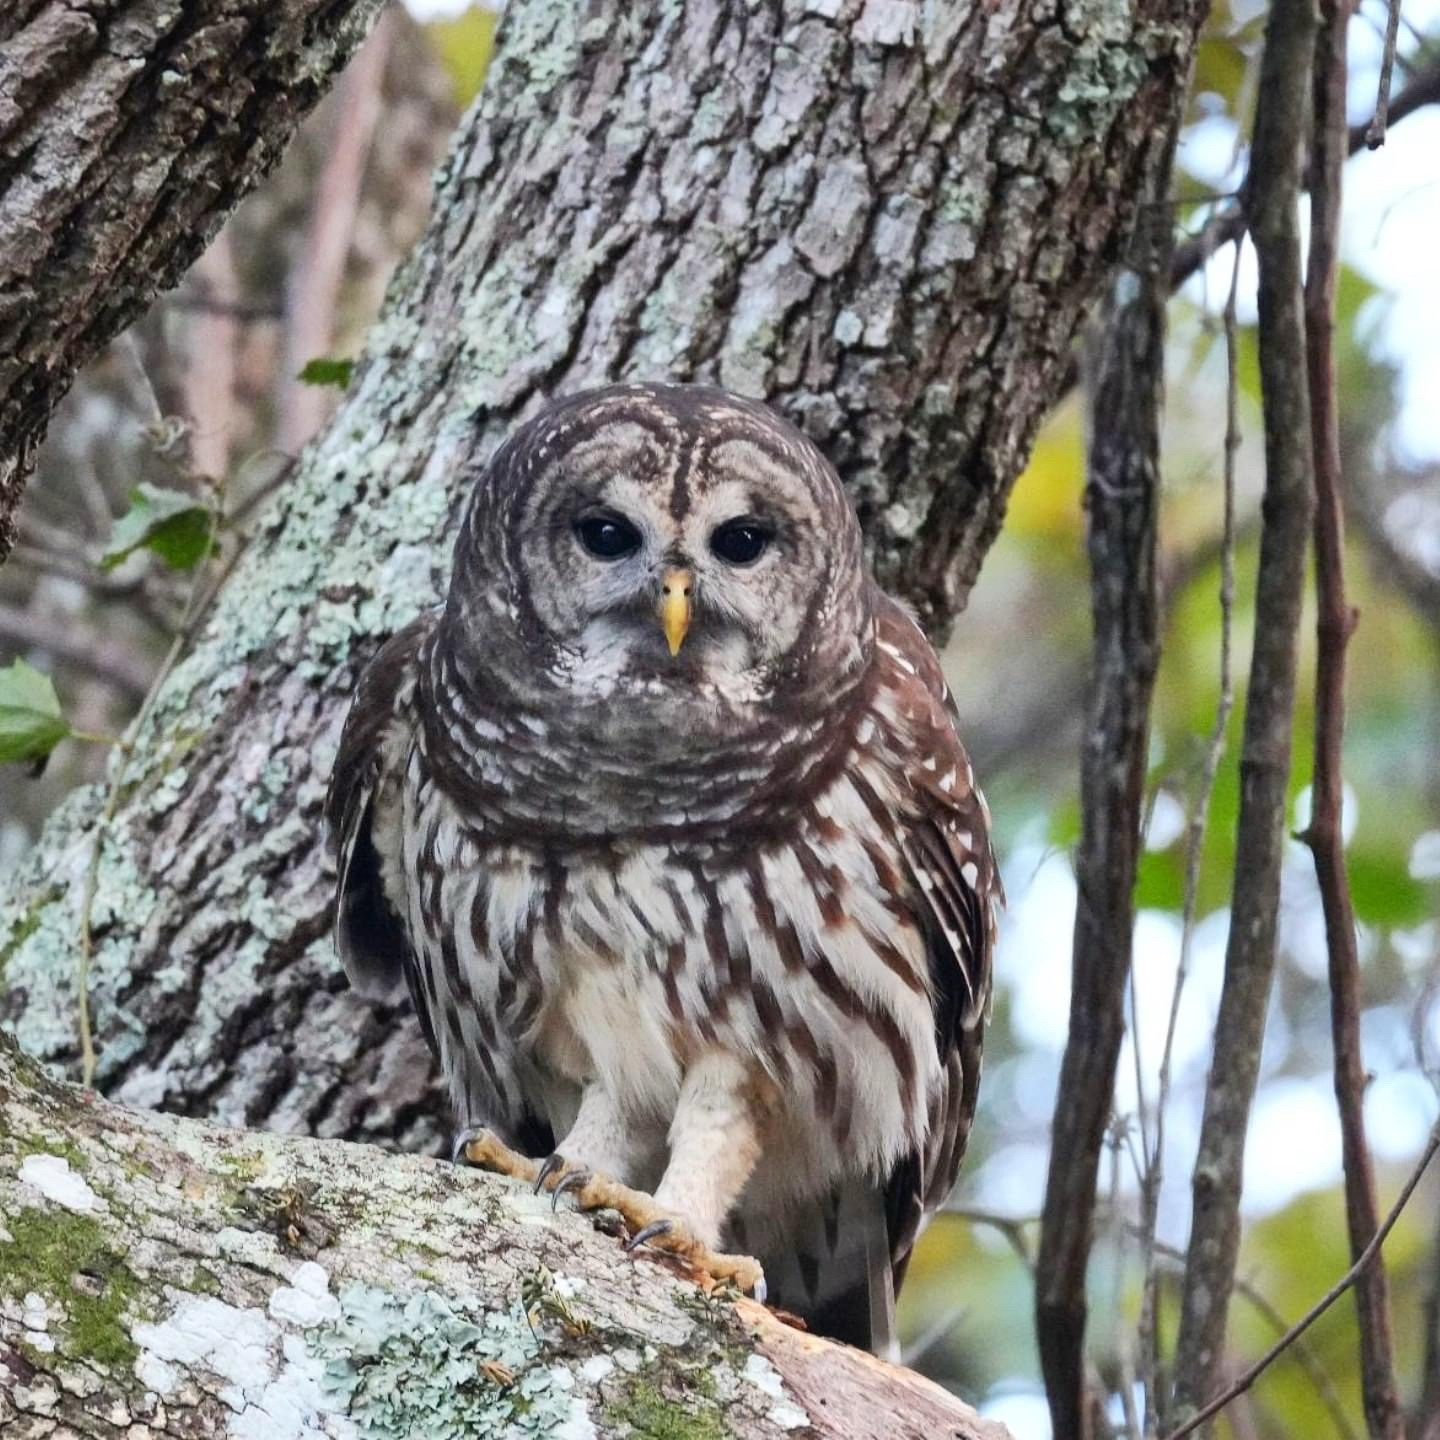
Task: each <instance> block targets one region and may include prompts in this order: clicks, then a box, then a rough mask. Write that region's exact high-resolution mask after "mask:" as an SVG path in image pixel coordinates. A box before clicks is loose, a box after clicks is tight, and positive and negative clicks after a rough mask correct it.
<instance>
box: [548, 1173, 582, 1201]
mask: <svg viewBox="0 0 1440 1440" xmlns="http://www.w3.org/2000/svg"><path fill="white" fill-rule="evenodd" d="M590 1180H591V1175H590V1172H589V1171H588V1170H567V1171H566V1172H565V1173H564V1174H563V1175H562V1176H561V1177H560V1178H559V1179H558V1180H557V1181H556V1182H555V1188H554V1189H553V1190H552V1191H551V1192H550V1208H551V1209H552V1210H554V1209H556V1208H558V1206H559V1204H560V1197H561V1196H562V1195H563V1194H564V1193H565V1192H566V1191H567V1190H579V1189H581V1188H582V1187H584V1186H586V1185H588V1184H589V1183H590Z"/></svg>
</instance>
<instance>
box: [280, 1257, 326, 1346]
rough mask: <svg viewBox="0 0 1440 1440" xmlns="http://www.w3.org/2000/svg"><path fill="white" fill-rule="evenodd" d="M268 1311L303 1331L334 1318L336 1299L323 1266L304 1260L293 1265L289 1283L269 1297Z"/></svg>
mask: <svg viewBox="0 0 1440 1440" xmlns="http://www.w3.org/2000/svg"><path fill="white" fill-rule="evenodd" d="M269 1310H270V1314H271V1315H272V1316H273V1317H274V1318H275V1319H276V1320H288V1321H289V1322H290V1323H291V1324H292V1325H298V1326H299V1327H300V1328H301V1329H302V1330H303V1329H308V1328H309V1327H310V1326H311V1325H319V1324H320V1323H321V1322H322V1321H324V1320H334V1319H337V1318H338V1317H339V1314H340V1302H339V1301H338V1300H337V1299H336V1298H335V1297H334V1296H333V1295H332V1294H331V1293H330V1277H329V1276H328V1275H327V1274H326V1273H325V1270H324V1268H323V1267H322V1266H320V1265H317V1264H316V1263H315V1262H314V1261H313V1260H306V1261H305V1262H304V1263H303V1264H301V1265H298V1266H297V1267H296V1269H295V1273H294V1275H292V1276H291V1277H290V1284H288V1285H285V1286H282V1287H281V1288H280V1289H279V1290H277V1291H276V1292H275V1293H274V1294H273V1295H272V1296H271V1297H270V1305H269Z"/></svg>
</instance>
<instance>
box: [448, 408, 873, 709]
mask: <svg viewBox="0 0 1440 1440" xmlns="http://www.w3.org/2000/svg"><path fill="white" fill-rule="evenodd" d="M477 591H478V592H479V593H478V594H477V593H475V592H477ZM457 595H458V596H462V597H463V598H464V600H465V605H466V609H467V611H468V628H470V629H471V631H472V635H471V639H472V641H474V642H476V643H477V644H478V645H480V646H483V647H486V648H488V650H489V652H490V654H491V656H492V657H493V658H494V660H495V661H496V662H497V663H500V664H502V665H503V666H504V669H505V670H506V672H507V678H512V676H513V671H514V670H515V668H516V667H517V666H521V667H523V670H524V674H523V675H519V676H513V678H514V679H516V680H518V681H520V683H521V687H522V688H528V686H529V685H531V684H533V683H536V682H537V681H538V680H539V679H540V677H542V676H543V677H544V683H545V684H546V686H547V687H548V688H550V690H551V694H552V695H553V693H554V690H555V689H559V690H561V691H564V692H567V693H568V694H569V695H570V696H571V697H573V698H574V699H576V700H578V701H581V702H585V701H590V700H593V701H597V702H598V701H604V702H612V703H613V702H614V701H616V700H617V699H621V698H623V697H624V696H626V695H631V696H636V697H639V698H642V699H647V700H648V701H649V702H651V703H652V704H653V702H655V701H656V700H662V701H663V700H665V699H667V698H668V699H670V700H671V701H673V702H675V703H676V704H680V705H687V706H698V707H700V708H702V709H703V708H704V707H705V706H707V705H708V706H710V707H711V708H712V709H715V710H719V711H725V712H731V713H733V712H734V711H735V710H736V709H745V708H751V707H759V708H761V709H764V708H766V707H770V706H773V705H775V704H789V705H794V704H796V703H802V704H803V701H804V699H805V697H807V696H823V695H825V694H827V693H830V692H831V691H833V689H834V686H835V684H836V682H837V680H839V679H840V678H842V677H843V676H844V675H846V674H849V673H854V672H855V671H857V670H858V669H859V667H860V665H861V664H862V662H863V660H864V658H865V655H866V653H867V645H868V637H867V634H866V633H865V632H866V631H867V630H868V624H867V622H868V606H867V603H866V599H865V581H864V576H863V568H862V560H861V549H860V536H859V527H858V525H857V524H856V521H855V517H854V514H853V512H852V510H851V508H850V504H849V502H848V500H847V499H846V497H845V495H844V492H843V491H842V489H841V487H840V483H839V481H838V479H837V478H836V476H835V473H834V471H833V470H832V469H831V467H830V465H829V464H828V462H826V461H825V459H824V458H823V457H822V456H821V455H820V454H819V452H818V451H817V450H816V449H815V447H814V446H813V445H812V444H811V443H810V442H809V441H808V440H806V439H805V438H804V437H803V436H802V435H800V434H799V433H798V432H797V431H795V430H794V429H792V428H791V427H790V426H789V425H787V424H786V423H785V422H783V421H782V420H780V419H779V417H778V416H775V415H773V414H772V413H771V412H770V411H768V410H766V409H764V408H763V407H761V406H759V405H755V404H753V403H751V402H748V401H743V400H739V399H737V398H735V397H732V396H729V395H726V394H724V393H723V392H721V391H718V390H710V389H703V388H700V387H691V386H622V387H615V388H612V389H607V390H602V391H593V392H590V393H589V394H586V395H580V396H575V397H572V398H570V399H569V400H566V401H563V402H561V403H560V404H559V405H558V406H554V407H551V408H550V409H549V410H547V411H545V412H544V413H543V414H542V415H540V416H539V417H537V419H536V420H534V421H531V422H530V423H529V424H528V425H526V426H524V427H522V428H521V429H520V430H519V431H517V432H516V434H515V435H514V436H513V437H512V438H511V440H510V441H509V442H507V444H506V445H505V446H504V447H503V448H502V450H501V451H500V452H498V453H497V455H496V457H495V459H494V461H493V462H492V463H491V465H490V467H489V468H488V470H487V472H486V475H485V476H484V478H483V479H482V480H481V482H480V485H479V487H478V488H477V494H476V498H475V502H474V505H473V508H472V511H471V514H470V516H469V517H468V519H467V527H466V533H465V535H463V536H462V539H461V542H460V547H459V549H458V551H457V565H456V581H455V585H454V588H453V589H452V596H451V607H452V611H453V609H454V607H455V604H456V600H457ZM477 601H478V602H479V603H478V604H477V603H476V602H477Z"/></svg>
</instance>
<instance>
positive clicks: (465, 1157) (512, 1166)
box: [450, 1125, 536, 1185]
mask: <svg viewBox="0 0 1440 1440" xmlns="http://www.w3.org/2000/svg"><path fill="white" fill-rule="evenodd" d="M450 1157H451V1159H452V1160H453V1161H454V1162H455V1164H457V1165H468V1166H470V1167H471V1168H472V1169H475V1170H488V1171H490V1172H491V1173H492V1174H494V1175H508V1176H509V1177H510V1178H511V1179H512V1180H518V1181H519V1182H520V1183H521V1184H522V1185H533V1184H534V1183H535V1168H536V1167H535V1162H534V1161H533V1160H530V1159H527V1158H526V1157H525V1156H524V1155H521V1154H518V1153H517V1152H516V1151H514V1150H512V1149H511V1148H510V1147H509V1146H508V1145H507V1144H506V1143H505V1142H504V1141H503V1140H502V1139H500V1137H499V1136H498V1135H496V1133H495V1132H494V1131H493V1130H490V1129H487V1128H486V1127H485V1126H484V1125H467V1126H466V1127H465V1129H463V1130H462V1131H461V1132H460V1133H459V1134H458V1135H457V1136H456V1137H455V1143H454V1145H452V1146H451V1147H450Z"/></svg>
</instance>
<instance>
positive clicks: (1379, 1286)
mask: <svg viewBox="0 0 1440 1440" xmlns="http://www.w3.org/2000/svg"><path fill="white" fill-rule="evenodd" d="M1397 9H1398V6H1397V7H1394V8H1392V11H1391V14H1392V19H1393V16H1394V15H1395V13H1396V10H1397ZM1350 10H1351V4H1350V0H1322V3H1321V7H1320V11H1321V22H1320V35H1319V40H1318V44H1317V49H1316V57H1315V123H1314V127H1313V131H1312V141H1311V147H1312V149H1311V171H1310V253H1309V263H1308V269H1307V272H1306V276H1305V339H1306V346H1307V351H1306V362H1307V375H1308V383H1309V389H1310V424H1311V434H1312V443H1313V447H1314V464H1315V498H1316V505H1315V587H1316V597H1317V603H1316V610H1317V615H1316V628H1317V632H1318V650H1317V660H1316V674H1315V775H1314V780H1313V783H1312V786H1311V807H1310V823H1309V825H1308V826H1307V827H1306V830H1305V833H1304V834H1303V835H1302V836H1301V837H1300V838H1301V839H1302V840H1304V841H1305V843H1306V844H1307V845H1308V846H1309V847H1310V850H1311V853H1312V854H1313V856H1314V858H1315V877H1316V880H1317V882H1318V884H1319V887H1320V900H1321V905H1322V907H1323V910H1324V914H1325V941H1326V951H1327V953H1328V956H1329V969H1330V1028H1331V1034H1332V1037H1333V1042H1334V1048H1335V1099H1336V1103H1337V1105H1338V1108H1339V1112H1340V1134H1341V1142H1342V1149H1343V1155H1344V1177H1345V1219H1346V1225H1347V1228H1348V1230H1349V1236H1350V1254H1351V1257H1352V1258H1355V1257H1358V1256H1359V1255H1361V1254H1363V1253H1364V1251H1365V1248H1366V1246H1367V1245H1369V1243H1370V1241H1371V1240H1372V1239H1373V1238H1374V1236H1375V1229H1376V1226H1377V1225H1378V1224H1379V1206H1378V1205H1377V1203H1376V1199H1375V1170H1374V1166H1373V1164H1372V1162H1371V1159H1370V1147H1369V1145H1368V1143H1367V1142H1366V1139H1365V1065H1364V1062H1363V1060H1362V1058H1361V1053H1360V958H1359V955H1358V954H1357V952H1356V944H1355V912H1354V908H1353V906H1352V905H1351V901H1350V881H1349V878H1348V876H1347V875H1346V872H1345V844H1344V839H1343V837H1342V829H1341V807H1342V804H1343V792H1344V781H1343V777H1342V769H1341V749H1342V744H1343V740H1344V733H1345V651H1346V647H1347V646H1348V645H1349V643H1350V636H1351V634H1352V633H1353V631H1354V628H1355V623H1356V614H1355V612H1354V611H1353V610H1352V609H1351V607H1350V605H1349V603H1348V601H1347V600H1346V597H1345V518H1344V511H1343V508H1342V505H1343V502H1342V482H1341V474H1340V464H1341V462H1340V414H1339V406H1338V403H1337V399H1336V390H1335V353H1334V337H1335V285H1336V279H1337V276H1338V274H1339V268H1340V209H1341V189H1342V179H1341V174H1342V171H1343V169H1344V164H1345V145H1346V127H1345V82H1346V66H1345V34H1346V27H1347V25H1348V23H1349V19H1350ZM1355 1304H1356V1308H1357V1311H1358V1318H1359V1343H1360V1357H1361V1365H1360V1379H1361V1390H1362V1393H1363V1395H1364V1400H1365V1418H1366V1422H1367V1424H1368V1426H1369V1429H1370V1435H1371V1437H1372V1440H1403V1437H1404V1431H1405V1426H1404V1412H1403V1411H1402V1409H1401V1405H1400V1397H1399V1394H1398V1392H1397V1389H1396V1384H1395V1362H1394V1358H1393V1355H1392V1353H1391V1343H1390V1294H1389V1285H1388V1283H1387V1280H1386V1275H1385V1266H1384V1263H1383V1261H1381V1260H1378V1259H1377V1260H1376V1262H1375V1263H1374V1264H1373V1265H1371V1266H1370V1267H1369V1268H1368V1269H1367V1270H1365V1272H1364V1273H1363V1274H1361V1275H1360V1276H1359V1277H1358V1278H1357V1280H1356V1283H1355Z"/></svg>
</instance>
